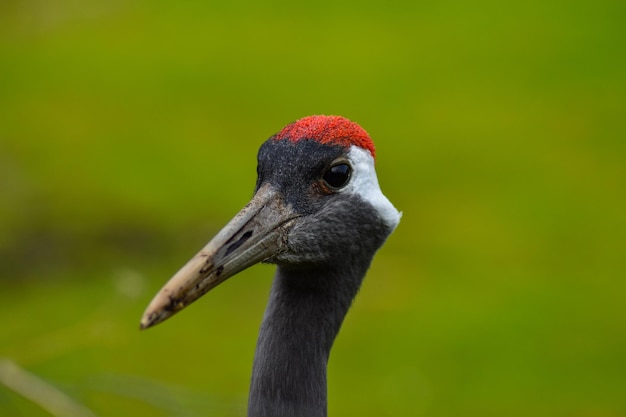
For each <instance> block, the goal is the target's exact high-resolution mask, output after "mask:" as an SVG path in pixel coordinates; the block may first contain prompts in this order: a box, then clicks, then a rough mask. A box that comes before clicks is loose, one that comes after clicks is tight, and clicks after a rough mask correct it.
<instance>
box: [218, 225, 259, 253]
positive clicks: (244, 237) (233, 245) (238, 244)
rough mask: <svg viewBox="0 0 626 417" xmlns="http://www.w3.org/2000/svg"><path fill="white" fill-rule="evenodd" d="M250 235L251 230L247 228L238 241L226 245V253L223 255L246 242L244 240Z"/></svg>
mask: <svg viewBox="0 0 626 417" xmlns="http://www.w3.org/2000/svg"><path fill="white" fill-rule="evenodd" d="M251 236H252V230H248V231H247V232H246V233H244V234H243V235H242V236H241V237H240V238H239V240H238V241H236V242H235V243H233V244H232V245H230V246H229V247H228V249H226V253H225V254H224V256H228V255H230V254H231V253H233V252H234V251H235V250H237V248H239V247H240V246H241V245H243V244H244V243H246V241H247V240H248V239H250V237H251Z"/></svg>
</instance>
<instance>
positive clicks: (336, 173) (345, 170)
mask: <svg viewBox="0 0 626 417" xmlns="http://www.w3.org/2000/svg"><path fill="white" fill-rule="evenodd" d="M351 172H352V168H350V165H348V164H337V165H333V166H332V167H330V168H329V169H328V171H326V173H324V176H323V177H322V178H324V181H326V184H328V185H330V186H331V187H332V188H341V187H343V186H344V185H346V184H347V183H348V181H349V180H350V174H351Z"/></svg>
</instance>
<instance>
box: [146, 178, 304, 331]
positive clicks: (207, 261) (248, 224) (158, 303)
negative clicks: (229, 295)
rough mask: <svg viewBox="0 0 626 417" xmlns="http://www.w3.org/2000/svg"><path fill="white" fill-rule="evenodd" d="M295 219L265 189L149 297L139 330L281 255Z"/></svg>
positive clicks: (281, 202)
mask: <svg viewBox="0 0 626 417" xmlns="http://www.w3.org/2000/svg"><path fill="white" fill-rule="evenodd" d="M296 217H298V216H297V215H296V214H295V213H294V212H293V211H292V210H291V209H290V208H289V207H288V206H287V205H286V204H285V202H284V201H283V199H282V198H280V195H279V194H278V193H277V192H276V191H275V190H274V189H273V188H272V187H270V186H269V185H265V186H263V187H261V188H259V190H258V191H257V192H256V194H255V195H254V197H253V198H252V200H251V201H250V202H249V203H248V205H246V206H245V207H244V208H243V209H242V210H241V211H240V212H239V213H238V214H237V215H236V216H235V217H234V218H233V219H232V220H231V221H230V222H229V223H228V224H227V225H226V226H225V227H224V228H223V229H222V230H221V231H220V232H219V233H218V234H217V235H216V236H215V237H214V238H213V240H211V241H210V242H209V243H208V244H207V245H206V246H205V247H204V248H202V250H201V251H200V252H198V253H197V254H196V256H194V257H193V258H191V260H190V261H189V262H187V264H186V265H185V266H183V267H182V268H181V269H180V271H178V272H177V273H176V275H174V276H173V277H172V278H171V279H170V280H169V282H168V283H167V284H165V286H164V287H163V288H162V289H161V291H159V292H158V294H157V295H156V296H155V297H154V299H153V300H152V302H151V303H150V305H148V308H147V309H146V311H145V313H144V314H143V318H142V319H141V328H142V329H146V328H148V327H151V326H154V325H155V324H158V323H160V322H162V321H164V320H166V319H167V318H169V317H170V316H172V315H174V314H175V313H177V312H179V311H180V310H182V309H183V308H185V307H187V306H188V305H189V304H191V303H193V302H194V301H196V300H197V299H198V298H200V297H201V296H202V295H204V294H206V293H207V292H208V291H210V290H211V289H213V288H215V287H216V286H218V285H219V284H221V283H222V282H224V281H225V280H226V279H228V278H229V277H231V276H233V275H235V274H236V273H238V272H240V271H242V270H244V269H246V268H248V267H250V266H252V265H254V264H256V263H259V262H262V261H265V260H267V259H270V258H272V257H274V256H276V255H278V254H280V253H282V252H284V251H285V250H286V238H285V236H286V232H287V230H288V229H289V228H290V227H291V224H292V223H293V219H295V218H296Z"/></svg>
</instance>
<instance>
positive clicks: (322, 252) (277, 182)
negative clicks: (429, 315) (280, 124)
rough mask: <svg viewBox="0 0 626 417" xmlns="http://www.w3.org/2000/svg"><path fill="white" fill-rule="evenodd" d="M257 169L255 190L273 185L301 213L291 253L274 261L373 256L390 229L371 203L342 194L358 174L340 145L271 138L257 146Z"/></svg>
mask: <svg viewBox="0 0 626 417" xmlns="http://www.w3.org/2000/svg"><path fill="white" fill-rule="evenodd" d="M257 170H258V179H257V184H256V188H257V190H258V188H259V187H261V185H263V184H266V183H269V184H271V186H272V187H273V188H275V189H276V190H278V191H279V192H280V194H281V195H282V196H283V198H284V200H285V202H286V203H287V204H288V205H289V206H290V207H291V208H292V209H293V210H294V211H295V212H296V213H298V214H300V215H301V217H299V218H298V219H297V221H296V222H295V224H294V226H293V227H292V229H291V230H290V231H289V235H288V246H289V252H288V253H286V254H282V255H280V256H278V257H277V258H276V259H274V262H276V263H279V264H284V265H285V264H287V265H303V264H324V265H329V264H333V263H334V264H343V263H345V262H346V261H347V260H349V259H350V258H352V259H354V258H361V257H363V258H364V259H371V257H372V256H373V254H374V252H375V251H376V250H377V249H378V248H379V247H380V246H381V245H382V244H383V242H384V240H385V239H386V237H387V236H388V234H389V233H390V232H391V230H390V229H389V228H388V227H387V226H386V225H385V224H384V223H383V221H382V220H381V219H380V216H379V215H378V213H377V212H376V210H375V209H374V208H373V207H372V206H371V204H370V203H369V202H367V201H365V200H364V199H362V198H361V197H360V196H359V195H357V194H354V193H350V192H341V191H342V189H343V188H345V187H346V186H347V185H348V184H349V183H350V180H351V179H352V175H353V174H354V175H356V174H355V173H353V172H352V166H351V165H350V161H349V160H348V158H347V153H346V149H345V148H344V147H342V146H328V145H321V144H319V143H318V142H316V141H313V140H300V141H298V142H295V143H294V142H291V141H288V140H281V141H274V140H272V139H270V140H268V141H266V142H265V143H264V144H263V145H262V146H261V148H260V150H259V154H258V168H257Z"/></svg>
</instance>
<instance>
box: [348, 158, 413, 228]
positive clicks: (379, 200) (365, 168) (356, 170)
mask: <svg viewBox="0 0 626 417" xmlns="http://www.w3.org/2000/svg"><path fill="white" fill-rule="evenodd" d="M348 159H349V160H350V163H351V165H352V177H351V178H350V183H349V184H348V185H347V186H346V187H345V188H344V189H343V190H341V192H346V193H352V194H357V195H359V196H360V197H361V198H363V199H364V200H365V201H367V202H369V203H370V204H371V205H372V207H374V209H375V210H376V211H377V212H378V215H379V216H380V217H381V219H383V221H384V222H385V224H386V225H387V226H389V227H390V228H391V230H393V229H395V228H396V226H397V225H398V223H399V222H400V217H402V213H400V212H399V211H398V210H396V208H395V207H394V206H393V204H391V202H390V201H389V200H388V199H387V197H385V195H384V194H383V192H382V191H381V190H380V185H378V177H377V176H376V170H375V169H374V158H373V157H372V155H371V154H370V153H369V151H366V150H365V149H362V148H359V147H357V146H352V147H351V148H350V151H349V152H348Z"/></svg>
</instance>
